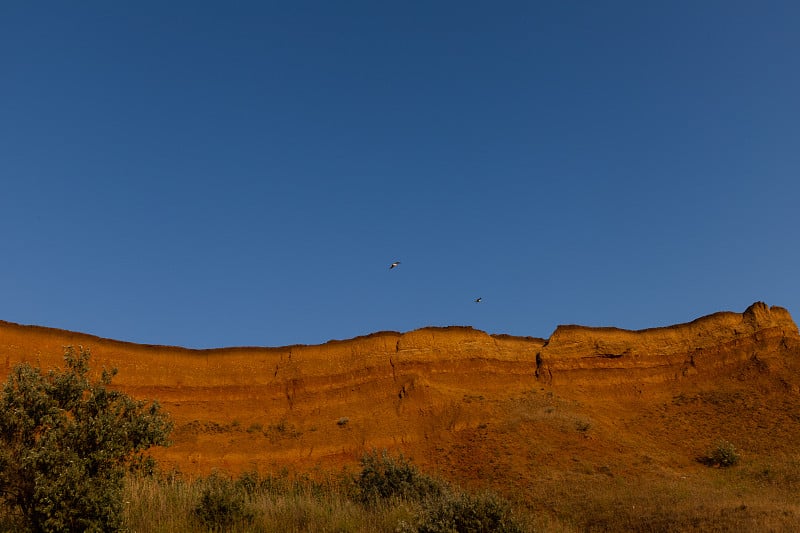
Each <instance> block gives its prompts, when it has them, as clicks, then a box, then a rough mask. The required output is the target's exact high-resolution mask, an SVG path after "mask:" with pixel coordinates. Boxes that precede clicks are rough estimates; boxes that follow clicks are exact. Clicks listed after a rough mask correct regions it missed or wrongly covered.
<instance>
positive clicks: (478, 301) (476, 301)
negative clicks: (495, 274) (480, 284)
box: [475, 297, 483, 304]
mask: <svg viewBox="0 0 800 533" xmlns="http://www.w3.org/2000/svg"><path fill="white" fill-rule="evenodd" d="M481 300H483V298H480V297H479V298H475V303H476V304H479V303H481Z"/></svg>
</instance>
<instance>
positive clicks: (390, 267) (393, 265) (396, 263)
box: [389, 261, 400, 270]
mask: <svg viewBox="0 0 800 533" xmlns="http://www.w3.org/2000/svg"><path fill="white" fill-rule="evenodd" d="M399 264H400V261H395V262H394V263H392V264H391V265H389V270H391V269H393V268H394V267H396V266H397V265H399Z"/></svg>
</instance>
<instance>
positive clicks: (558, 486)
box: [125, 458, 800, 533]
mask: <svg viewBox="0 0 800 533" xmlns="http://www.w3.org/2000/svg"><path fill="white" fill-rule="evenodd" d="M202 487H203V480H196V481H193V482H188V481H183V480H181V479H180V478H173V479H163V480H157V479H155V478H137V477H131V478H129V479H128V481H127V485H126V493H125V494H126V524H127V527H128V530H129V531H132V532H144V531H147V532H165V533H166V532H188V531H203V530H207V529H204V528H203V526H202V524H201V523H200V522H199V521H198V519H197V518H196V516H195V513H194V511H193V510H194V509H195V507H196V506H197V505H198V502H199V501H200V498H201V492H202ZM799 489H800V461H797V460H795V459H793V458H785V459H780V460H774V461H772V462H771V463H769V464H767V463H750V464H744V465H740V466H737V467H733V468H728V469H723V468H705V467H704V468H703V469H698V470H694V471H693V473H691V474H690V475H686V476H672V477H669V478H668V477H665V476H661V477H659V476H650V477H647V478H642V477H634V478H626V477H625V476H624V475H614V474H613V473H612V472H606V471H601V472H594V473H591V474H590V473H586V472H584V473H581V472H573V473H562V475H560V476H556V477H555V478H554V479H547V480H542V481H541V482H540V483H537V484H536V485H534V486H532V487H530V490H529V491H527V492H526V493H525V494H524V495H519V497H518V498H517V499H516V501H515V502H514V506H515V516H517V517H518V518H519V519H520V524H521V525H523V530H526V531H547V532H550V531H553V532H565V533H566V532H579V531H581V532H601V531H603V532H605V531H631V532H672V531H674V532H678V531H680V532H686V531H689V532H713V533H718V532H739V531H772V532H790V531H796V530H797V527H798V524H800V496H798V494H800V490H799ZM352 490H353V487H352V477H350V478H347V477H345V476H342V477H338V478H332V477H331V478H327V479H325V480H324V481H323V482H318V481H312V480H310V479H308V478H300V479H294V480H292V479H289V478H288V477H286V476H279V477H276V478H267V482H266V483H261V485H260V488H259V489H258V490H254V491H250V492H249V493H248V495H247V498H246V502H245V503H246V507H247V509H248V510H250V512H251V519H250V520H243V521H241V522H238V523H231V524H229V527H228V529H226V531H233V532H238V531H241V532H245V531H247V532H278V531H282V532H283V531H292V532H305V531H309V532H310V531H315V532H316V531H319V532H325V531H330V532H333V531H336V532H367V531H369V532H394V531H414V528H413V524H414V523H415V520H416V518H417V517H418V516H419V513H420V512H421V508H420V506H419V505H418V503H415V502H414V501H408V500H403V499H400V498H395V499H391V500H386V501H383V502H378V504H377V505H371V506H365V505H364V504H362V503H361V502H359V501H358V499H357V498H354V497H353V492H352Z"/></svg>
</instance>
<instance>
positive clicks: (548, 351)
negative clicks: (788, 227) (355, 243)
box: [0, 303, 800, 479]
mask: <svg viewBox="0 0 800 533" xmlns="http://www.w3.org/2000/svg"><path fill="white" fill-rule="evenodd" d="M68 345H72V346H84V347H86V348H88V349H90V350H91V352H92V360H91V361H90V365H91V366H92V368H93V369H94V370H95V371H98V372H99V370H100V369H101V368H103V367H106V368H117V369H118V370H119V374H118V375H117V377H116V378H115V379H114V385H115V386H116V387H118V388H120V389H121V390H123V391H125V392H127V393H129V394H131V395H133V396H135V397H138V398H143V399H158V400H159V401H160V402H161V404H162V405H163V407H164V408H165V409H166V410H167V411H168V412H169V413H170V414H171V416H172V418H173V419H174V421H175V426H176V429H175V432H174V435H173V441H174V445H173V446H172V447H170V448H167V449H162V450H158V451H157V452H156V453H155V455H156V456H157V458H158V459H160V460H161V461H162V462H163V463H166V465H167V466H170V465H171V466H175V467H177V468H180V469H181V470H183V471H187V472H193V471H198V472H208V471H210V470H211V469H214V468H224V469H228V470H232V471H239V470H245V469H251V468H258V469H262V470H266V469H270V468H273V467H277V466H280V465H287V464H291V465H296V466H297V467H298V468H310V467H316V466H320V465H322V466H323V467H326V466H337V465H341V464H346V463H352V462H354V461H355V460H357V458H358V457H359V456H360V454H361V453H363V451H364V450H368V449H371V448H384V447H385V448H392V449H397V448H399V449H401V450H403V451H404V452H406V453H410V454H412V455H413V454H414V453H416V455H417V459H418V460H419V461H420V462H423V463H424V462H426V461H427V462H430V463H431V464H433V465H439V466H441V465H447V464H450V465H451V467H452V468H453V469H466V470H465V471H467V472H468V473H470V475H473V474H474V475H476V476H477V475H480V476H484V477H485V476H487V475H489V474H487V473H486V472H484V471H482V470H480V468H483V467H479V466H475V465H483V464H484V463H486V464H493V462H496V461H497V457H498V454H499V453H500V454H501V455H503V454H506V455H503V457H506V456H507V457H509V459H504V460H507V461H511V462H512V463H513V461H512V459H510V457H516V454H522V455H520V457H529V458H530V457H533V456H534V455H536V454H541V453H542V450H543V449H545V450H546V449H549V447H551V446H555V447H558V446H560V445H556V444H554V443H556V442H558V439H561V438H565V437H564V436H565V435H567V436H569V438H572V435H573V434H574V433H575V430H574V427H572V426H573V425H574V424H575V420H578V419H579V418H581V417H583V418H586V417H593V418H595V419H596V420H597V421H596V422H595V427H597V428H602V427H603V423H601V422H600V421H601V420H607V424H608V430H609V432H610V433H609V435H611V434H612V433H613V432H616V431H617V430H618V428H616V427H614V426H615V424H617V420H618V419H620V418H621V417H622V416H623V414H624V413H626V412H627V411H625V410H626V409H630V406H628V405H626V404H625V402H624V401H622V400H620V401H618V400H619V398H620V397H624V394H623V393H625V392H626V391H630V390H636V391H637V394H639V396H638V397H637V401H638V402H639V404H637V405H639V406H640V407H641V405H644V403H642V400H641V399H642V398H647V397H648V396H647V395H648V394H649V395H650V396H649V397H650V398H651V399H652V400H653V402H655V401H656V400H658V401H659V402H662V401H663V399H664V398H667V399H668V398H670V397H671V396H670V395H675V394H677V393H678V391H680V390H683V389H681V387H684V385H685V384H694V385H696V386H699V384H702V383H713V382H714V380H717V379H720V377H721V376H729V375H735V374H736V373H739V374H741V373H742V372H745V371H748V369H751V370H752V369H754V370H753V371H754V372H755V373H756V374H757V375H759V376H762V377H764V376H766V378H765V379H768V380H771V381H769V383H773V382H774V383H777V385H776V386H780V387H784V389H785V391H788V393H789V394H790V397H791V398H794V399H795V400H796V397H797V395H798V384H800V380H798V377H797V372H796V370H797V368H798V360H800V335H799V334H798V330H797V326H796V325H795V323H794V322H793V320H792V318H791V316H790V315H789V313H788V311H786V310H785V309H782V308H779V307H772V308H769V307H768V306H766V305H765V304H762V303H757V304H754V305H753V306H751V307H749V308H748V309H747V310H746V311H745V312H744V313H741V314H740V313H728V312H726V313H717V314H714V315H710V316H707V317H703V318H700V319H697V320H695V321H693V322H690V323H687V324H681V325H677V326H672V327H666V328H658V329H649V330H643V331H625V330H619V329H614V328H586V327H581V326H561V327H559V328H558V329H557V330H556V331H555V332H554V333H553V335H552V336H551V337H550V339H548V340H546V341H545V340H544V339H538V338H533V337H511V336H506V335H489V334H487V333H484V332H482V331H478V330H474V329H472V328H468V327H449V328H424V329H420V330H416V331H411V332H408V333H397V332H379V333H374V334H372V335H368V336H364V337H359V338H355V339H350V340H345V341H331V342H328V343H326V344H323V345H318V346H291V347H283V348H257V347H252V348H246V347H245V348H225V349H215V350H188V349H183V348H178V347H167V346H148V345H139V344H131V343H123V342H118V341H113V340H109V339H102V338H98V337H94V336H91V335H84V334H80V333H73V332H67V331H61V330H55V329H49V328H42V327H36V326H21V325H17V324H12V323H8V322H0V361H4V365H3V366H2V367H0V370H2V372H0V374H2V377H3V378H5V375H6V374H7V373H8V371H9V370H10V368H11V367H12V366H13V365H15V364H17V363H19V362H22V361H27V362H30V363H33V364H35V365H39V366H41V367H43V368H45V369H47V368H54V367H62V366H63V358H62V355H63V347H64V346H68ZM764 383H767V382H764ZM769 383H767V384H766V385H764V386H765V387H767V388H769V386H772V385H769ZM737 386H738V382H737ZM784 389H781V390H782V391H784ZM687 390H688V389H687ZM586 393H590V395H587V394H586ZM620 395H622V396H620ZM588 398H591V399H590V400H589V399H588ZM623 400H624V398H623ZM795 400H793V401H795ZM587 402H592V403H587ZM654 405H655V404H654ZM640 407H636V408H637V409H638V408H640ZM772 416H773V418H774V415H772ZM581 424H582V423H581ZM581 424H579V425H581ZM565 427H566V428H567V429H566V430H565V429H564V428H565ZM570 428H572V429H570ZM596 432H597V435H598V438H597V439H595V440H592V441H586V442H584V441H580V444H581V445H582V446H587V445H588V446H600V445H601V443H602V442H603V441H602V438H599V436H600V435H601V434H602V430H601V429H597V430H596ZM584 436H585V435H584ZM610 438H611V437H610ZM613 438H614V439H615V442H617V443H618V441H619V438H618V435H614V436H613ZM787 438H788V437H787ZM548 439H550V440H548ZM554 439H555V440H554ZM615 446H616V447H617V448H618V444H615ZM512 449H513V450H514V452H513V455H512V454H511V452H502V453H501V452H500V451H499V450H512ZM464 450H469V452H468V453H466V452H464ZM462 452H464V453H466V455H464V454H463V453H462ZM460 454H461V455H460ZM526 454H527V455H526ZM559 457H560V456H559V455H553V456H552V457H550V458H548V459H547V460H548V461H550V462H551V463H552V462H553V461H558V460H560V459H559ZM470 461H474V465H473V466H469V465H470V464H472V463H470ZM526 461H528V462H527V463H520V464H519V465H516V463H513V464H511V463H509V465H507V467H508V468H510V469H511V470H512V471H513V470H514V469H515V468H516V469H517V470H518V475H519V476H520V479H523V478H524V476H528V475H531V474H530V472H531V470H530V460H529V459H526ZM487 462H488V463H487ZM515 465H516V466H515ZM525 465H527V466H525ZM473 467H474V468H473ZM475 472H480V474H478V473H475Z"/></svg>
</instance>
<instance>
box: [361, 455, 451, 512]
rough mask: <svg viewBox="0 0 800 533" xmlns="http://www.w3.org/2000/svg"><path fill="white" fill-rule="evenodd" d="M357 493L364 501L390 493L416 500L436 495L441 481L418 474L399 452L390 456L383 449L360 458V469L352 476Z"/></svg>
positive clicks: (390, 495) (439, 489)
mask: <svg viewBox="0 0 800 533" xmlns="http://www.w3.org/2000/svg"><path fill="white" fill-rule="evenodd" d="M356 486H357V491H358V496H359V498H360V500H361V501H362V502H364V503H373V502H376V501H378V500H381V499H388V498H392V497H399V498H406V499H412V500H420V499H423V498H426V497H429V496H437V495H439V494H440V493H441V492H442V484H441V483H440V482H437V481H434V480H433V479H431V478H430V477H428V476H426V475H424V474H421V473H420V472H419V471H418V470H417V469H416V467H415V466H413V465H412V464H410V463H409V462H408V461H406V459H405V458H404V457H403V456H402V455H400V456H399V457H398V458H393V457H390V456H389V455H388V453H387V452H386V451H385V450H384V451H383V452H381V453H380V454H378V452H376V451H372V452H371V453H368V454H366V455H364V457H362V458H361V473H360V475H359V476H358V479H357V480H356Z"/></svg>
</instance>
